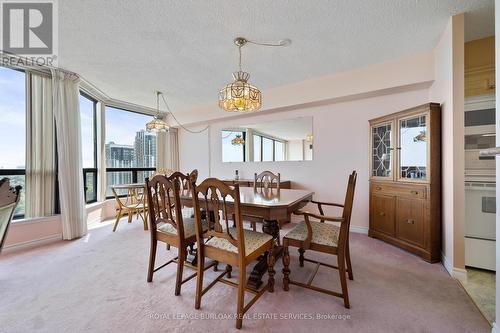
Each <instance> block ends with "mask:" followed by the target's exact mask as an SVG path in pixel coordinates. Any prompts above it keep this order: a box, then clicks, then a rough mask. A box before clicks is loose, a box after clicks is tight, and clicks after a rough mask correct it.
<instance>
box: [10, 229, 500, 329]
mask: <svg viewBox="0 0 500 333" xmlns="http://www.w3.org/2000/svg"><path fill="white" fill-rule="evenodd" d="M289 227H290V226H288V227H287V228H289ZM351 240H352V241H351V247H352V260H353V270H354V279H355V280H354V281H349V282H348V286H349V292H350V301H351V306H352V308H351V309H350V310H347V309H345V308H344V307H343V305H342V301H341V299H339V298H333V297H331V296H327V295H323V294H319V293H316V292H313V291H309V290H304V289H299V288H298V287H296V286H291V289H290V291H289V292H284V291H283V290H282V282H281V278H282V275H281V260H280V261H279V263H278V265H277V266H278V267H277V271H278V273H277V275H276V277H277V285H276V292H275V293H274V294H269V293H267V294H264V296H262V298H261V299H260V300H259V301H258V302H257V303H256V304H254V306H253V307H252V308H251V309H250V311H249V312H248V317H249V319H246V320H244V321H243V329H242V331H243V332H245V331H247V332H490V331H491V328H490V326H489V325H488V323H487V322H486V321H485V320H484V318H483V317H482V316H481V314H480V313H479V312H478V310H477V309H476V307H475V306H474V305H473V304H472V303H471V301H470V300H469V298H468V297H467V295H466V294H465V292H464V291H463V289H462V288H461V287H460V286H459V285H458V284H457V282H456V281H455V280H453V279H452V278H451V277H450V276H449V275H448V274H447V273H446V272H445V270H444V269H443V267H442V266H441V265H439V264H434V265H430V264H428V263H425V262H424V261H422V260H421V259H419V258H417V257H415V256H413V255H410V254H408V253H406V252H404V251H402V250H399V249H397V248H395V247H392V246H390V245H388V244H385V243H383V242H381V241H378V240H375V239H371V238H368V237H367V236H365V235H361V234H353V235H352V238H351ZM148 247H149V234H148V233H147V232H145V231H143V230H142V226H141V224H140V223H138V222H135V221H134V223H132V224H127V223H124V222H122V223H121V224H120V226H119V228H118V230H117V232H116V233H112V232H111V225H110V224H109V223H107V224H104V225H103V227H102V228H97V229H93V230H90V232H89V235H88V236H87V237H84V238H82V239H79V240H76V241H72V242H63V241H61V242H58V243H56V244H53V245H50V246H45V247H42V248H37V249H32V250H26V251H23V252H18V253H10V254H9V253H8V254H6V255H2V256H0V300H1V301H0V332H2V333H7V332H51V333H52V332H73V333H75V332H216V331H217V332H230V331H236V330H235V328H234V325H235V322H234V319H232V318H231V314H232V313H234V311H235V308H236V291H235V289H233V288H231V287H229V286H226V285H223V284H219V285H217V286H215V287H214V288H213V289H212V290H210V291H209V292H208V293H207V294H206V295H205V296H204V297H203V299H202V309H201V310H195V309H194V307H193V304H194V290H195V288H194V286H195V282H194V280H192V281H190V282H188V283H186V284H184V285H183V289H182V295H181V296H179V297H175V296H174V289H173V282H174V279H175V267H174V266H171V267H170V268H166V269H163V270H161V271H159V272H158V273H157V274H156V275H155V277H154V281H153V283H149V284H148V283H146V267H147V258H148ZM173 255H175V250H173V251H170V252H167V251H166V250H165V249H163V247H162V249H161V250H160V251H159V253H158V258H159V259H160V260H166V259H167V258H170V257H171V256H173ZM308 255H309V256H310V257H315V258H320V259H326V260H332V259H333V258H328V257H326V256H323V255H317V254H313V253H307V252H306V257H307V256H308ZM313 268H314V266H313V264H308V263H306V267H304V268H299V267H298V260H297V252H296V251H295V250H293V251H292V277H293V278H294V279H301V280H306V279H307V277H308V274H310V273H311V272H312V271H313ZM189 273H190V271H189V270H187V272H186V273H185V274H189ZM236 274H237V271H236V272H235V274H234V276H236ZM210 275H213V273H210ZM206 283H208V281H207V282H206ZM315 283H316V284H318V285H319V286H323V287H328V288H338V287H339V283H338V275H337V272H336V271H332V270H329V269H326V268H321V269H320V271H319V273H318V276H317V278H316V279H315ZM202 316H204V317H205V318H206V317H209V319H202V318H201V317H202ZM211 316H212V317H211ZM214 316H219V317H220V318H218V319H217V318H215V319H214V318H213V317H214ZM227 318H229V319H227ZM318 318H319V319H318Z"/></svg>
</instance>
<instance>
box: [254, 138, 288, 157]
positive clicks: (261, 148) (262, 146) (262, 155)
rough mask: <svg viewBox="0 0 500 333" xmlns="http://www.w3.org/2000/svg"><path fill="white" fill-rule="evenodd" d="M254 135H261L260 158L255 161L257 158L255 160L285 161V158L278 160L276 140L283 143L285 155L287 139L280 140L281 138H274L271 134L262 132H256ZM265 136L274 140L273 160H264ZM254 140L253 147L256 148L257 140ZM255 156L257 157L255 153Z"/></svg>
mask: <svg viewBox="0 0 500 333" xmlns="http://www.w3.org/2000/svg"><path fill="white" fill-rule="evenodd" d="M253 136H254V137H256V136H258V137H260V147H259V150H260V160H258V161H255V159H254V162H284V161H285V159H283V160H281V161H276V142H280V143H282V144H283V154H284V155H285V149H286V141H285V140H280V139H277V138H273V137H271V136H268V135H265V134H262V133H260V132H254V133H253ZM264 138H265V139H268V140H271V141H272V149H273V159H272V160H271V161H264V160H263V159H264ZM253 142H254V147H253V149H254V150H255V140H253ZM254 158H255V154H254Z"/></svg>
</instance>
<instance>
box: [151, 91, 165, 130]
mask: <svg viewBox="0 0 500 333" xmlns="http://www.w3.org/2000/svg"><path fill="white" fill-rule="evenodd" d="M155 93H156V114H155V115H154V117H153V119H152V120H150V121H148V122H147V123H146V130H147V131H148V132H168V130H169V129H170V126H168V124H167V123H166V122H165V120H163V117H162V115H161V113H160V95H161V94H162V93H161V92H159V91H156V92H155Z"/></svg>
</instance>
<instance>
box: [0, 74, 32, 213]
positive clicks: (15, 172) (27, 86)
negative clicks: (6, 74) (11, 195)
mask: <svg viewBox="0 0 500 333" xmlns="http://www.w3.org/2000/svg"><path fill="white" fill-rule="evenodd" d="M0 67H3V68H6V69H10V70H13V71H17V72H21V73H24V99H25V104H24V112H25V115H24V122H25V126H26V122H27V112H28V110H31V105H30V100H31V98H30V94H31V78H30V75H29V72H27V71H25V70H23V69H20V68H13V67H8V66H2V65H0ZM24 135H26V127H25V133H24ZM24 152H25V154H26V143H25V144H24ZM8 176H24V186H23V188H22V189H21V191H24V192H25V193H26V160H25V161H24V169H0V178H4V177H6V178H8ZM9 180H10V179H9ZM11 186H12V185H11ZM25 200H26V195H25ZM25 205H26V203H25ZM25 216H26V211H24V213H23V214H15V215H13V216H12V221H13V222H14V220H21V219H24V218H25Z"/></svg>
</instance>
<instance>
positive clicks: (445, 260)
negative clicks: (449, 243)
mask: <svg viewBox="0 0 500 333" xmlns="http://www.w3.org/2000/svg"><path fill="white" fill-rule="evenodd" d="M441 263H442V264H443V266H444V269H446V271H447V272H448V274H450V275H451V276H453V265H452V264H451V262H450V261H449V260H448V258H446V256H445V255H444V253H443V252H441Z"/></svg>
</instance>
